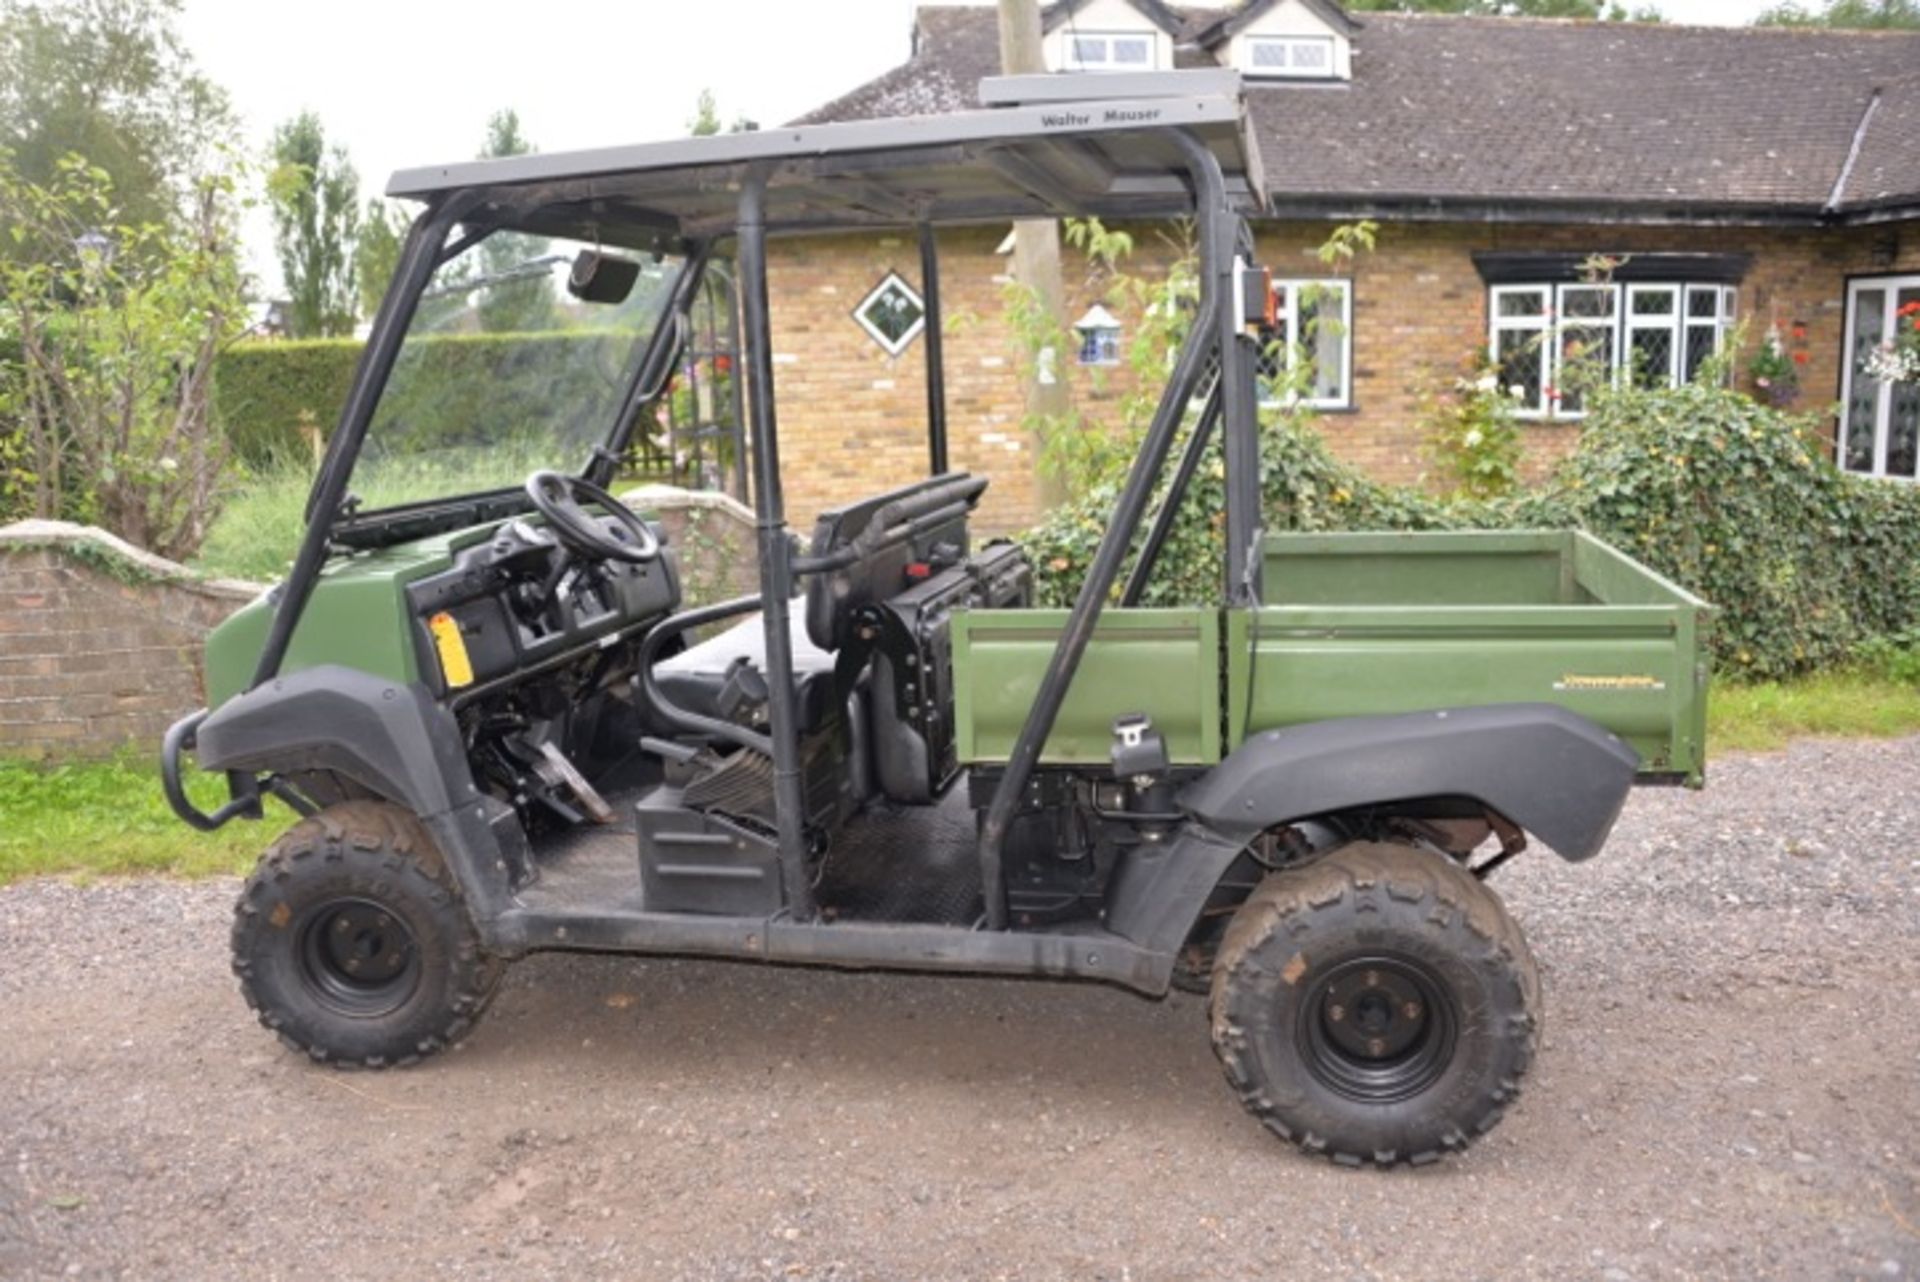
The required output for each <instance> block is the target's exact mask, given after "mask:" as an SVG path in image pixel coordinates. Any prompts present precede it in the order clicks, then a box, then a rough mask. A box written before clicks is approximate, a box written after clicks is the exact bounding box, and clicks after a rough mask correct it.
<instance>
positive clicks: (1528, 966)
mask: <svg viewBox="0 0 1920 1282" xmlns="http://www.w3.org/2000/svg"><path fill="white" fill-rule="evenodd" d="M1538 1007H1539V978H1538V974H1537V972H1536V970H1535V967H1534V962H1533V957H1532V954H1531V953H1530V952H1529V951H1528V949H1527V944H1526V940H1525V939H1524V938H1523V937H1522V936H1521V934H1520V930H1519V927H1518V926H1517V925H1516V924H1515V923H1514V922H1513V920H1512V918H1511V917H1509V916H1508V915H1507V913H1506V911H1505V909H1504V908H1503V907H1502V906H1501V904H1500V902H1499V900H1498V899H1497V898H1496V897H1495V896H1494V894H1493V892H1492V891H1491V890H1489V889H1488V888H1487V887H1486V886H1485V885H1483V884H1482V883H1481V882H1479V881H1477V880H1476V879H1475V878H1474V877H1473V876H1472V874H1470V873H1468V872H1466V871H1465V870H1463V869H1462V868H1460V867H1459V866H1458V865H1456V864H1454V863H1452V862H1450V861H1448V860H1447V859H1445V858H1444V857H1442V856H1439V855H1435V854H1432V853H1429V852H1425V851H1420V850H1415V849H1412V848H1410V847H1405V846H1390V845H1354V846H1348V847H1346V848H1344V849H1342V850H1339V851H1336V852H1335V853H1333V854H1331V855H1329V856H1327V857H1326V858H1325V859H1321V860H1318V861H1316V862H1314V863H1313V864H1310V865H1308V866H1307V867H1304V868H1300V869H1296V870H1292V871H1288V872H1281V873H1275V874H1273V875H1272V876H1270V877H1268V878H1267V879H1266V880H1265V881H1263V882H1262V883H1261V884H1260V886H1259V887H1258V888H1257V889H1255V891H1254V892H1253V894H1252V895H1251V896H1249V897H1248V899H1247V902H1246V903H1245V904H1244V905H1243V906H1242V907H1241V908H1240V911H1239V912H1238V913H1237V914H1236V915H1235V917H1234V920H1233V924H1232V926H1231V927H1229V929H1228V931H1227V934H1226V938H1225V939H1224V940H1223V941H1222V943H1221V947H1220V954H1219V959H1218V961H1217V963H1216V964H1215V967H1214V974H1213V996H1212V1023H1213V1042H1214V1049H1215V1051H1216V1053H1218V1055H1219V1057H1220V1062H1221V1064H1222V1066H1223V1067H1224V1068H1225V1070H1226V1074H1227V1080H1228V1081H1229V1082H1230V1083H1232V1085H1233V1087H1234V1089H1235V1090H1236V1091H1237V1092H1238V1093H1239V1095H1240V1098H1241V1100H1242V1102H1243V1103H1244V1104H1245V1105H1246V1107H1247V1109H1248V1111H1250V1112H1252V1113H1253V1114H1254V1115H1255V1116H1256V1117H1258V1118H1260V1120H1261V1121H1262V1122H1264V1123H1265V1124H1266V1125H1267V1126H1268V1128H1270V1129H1271V1130H1273V1131H1274V1132H1275V1133H1276V1134H1278V1135H1280V1136H1281V1137H1282V1138H1283V1139H1288V1140H1291V1141H1292V1142H1293V1143H1295V1144H1297V1145H1299V1146H1300V1147H1301V1148H1302V1149H1304V1150H1306V1151H1308V1152H1310V1153H1318V1154H1323V1155H1325V1156H1327V1157H1330V1158H1332V1159H1334V1160H1335V1161H1338V1162H1346V1163H1356V1164H1357V1163H1360V1162H1366V1161H1372V1162H1377V1163H1379V1164H1381V1165H1391V1164H1393V1163H1395V1162H1400V1161H1408V1162H1414V1163H1420V1162H1426V1161H1431V1160H1433V1159H1435V1158H1438V1157H1441V1156H1443V1155H1445V1154H1447V1153H1449V1152H1457V1151H1459V1150H1461V1149H1464V1148H1465V1147H1466V1146H1467V1145H1468V1144H1470V1143H1472V1142H1473V1140H1475V1139H1477V1138H1478V1137H1479V1136H1480V1135H1482V1134H1484V1133H1485V1132H1486V1131H1488V1130H1489V1129H1491V1128H1492V1127H1493V1125H1494V1124H1495V1123H1497V1122H1498V1121H1499V1120H1500V1118H1501V1116H1502V1114H1503V1113H1504V1111H1505V1109H1506V1108H1507V1106H1508V1105H1510V1104H1511V1103H1512V1102H1513V1100H1514V1099H1515V1097H1516V1096H1517V1095H1518V1093H1519V1089H1520V1080H1521V1078H1522V1076H1523V1075H1524V1074H1525V1073H1526V1070H1527V1066H1528V1064H1529V1062H1530V1061H1531V1060H1532V1058H1533V1050H1534V1044H1535V1040H1536V1037H1537V1033H1538V1028H1539V1013H1538Z"/></svg>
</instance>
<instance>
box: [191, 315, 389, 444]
mask: <svg viewBox="0 0 1920 1282" xmlns="http://www.w3.org/2000/svg"><path fill="white" fill-rule="evenodd" d="M360 348H361V344H360V343H359V342H358V341H357V340H355V339H351V338H316V339H307V340H301V341H273V342H256V343H237V344H235V345H234V346H233V347H230V348H228V349H227V350H226V351H225V352H223V353H221V355H220V362H219V364H218V365H216V366H215V367H214V373H213V404H214V413H215V414H216V415H218V417H219V420H220V422H221V424H222V426H224V427H225V429H226V433H227V440H228V441H229V442H230V443H231V444H232V445H233V449H234V452H235V453H236V454H238V455H239V456H240V458H241V460H242V461H244V462H245V463H247V464H249V465H251V466H256V467H258V466H262V465H265V464H267V463H269V462H271V461H272V460H273V459H275V458H278V457H282V456H287V455H291V454H293V453H294V452H296V451H302V452H304V451H305V450H307V449H308V448H309V446H308V442H307V441H306V439H305V438H304V436H303V434H302V424H303V423H307V422H311V423H313V424H315V425H317V426H318V428H319V430H320V434H321V437H322V438H323V439H324V438H325V436H326V435H327V434H328V433H330V432H332V431H333V425H334V423H336V422H337V421H339V418H340V407H341V406H343V405H345V404H346V403H347V390H348V389H349V388H350V387H352V386H353V370H354V366H355V365H357V364H358V363H359V361H360Z"/></svg>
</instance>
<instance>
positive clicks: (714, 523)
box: [0, 486, 757, 757]
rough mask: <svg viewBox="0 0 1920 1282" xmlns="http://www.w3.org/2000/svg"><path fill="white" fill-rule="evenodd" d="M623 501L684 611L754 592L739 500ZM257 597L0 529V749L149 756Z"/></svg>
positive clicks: (661, 490)
mask: <svg viewBox="0 0 1920 1282" xmlns="http://www.w3.org/2000/svg"><path fill="white" fill-rule="evenodd" d="M623 497H624V498H625V499H626V501H627V502H628V503H630V504H632V505H633V506H634V507H635V508H636V509H637V510H640V511H644V512H648V513H650V514H652V515H654V516H656V517H657V518H658V519H659V520H660V523H661V524H662V526H664V527H665V529H666V531H667V534H668V537H669V539H670V540H671V542H672V545H673V546H674V547H675V548H677V549H678V550H679V555H680V562H681V574H682V578H683V580H684V583H685V595H686V597H687V599H688V600H689V602H691V603H703V602H707V601H717V600H721V599H723V598H725V597H729V596H737V595H741V594H744V593H747V592H752V591H754V590H756V582H757V568H756V567H757V559H756V556H755V552H754V541H753V514H752V513H751V512H749V511H748V510H747V509H746V508H744V507H742V506H741V505H740V504H739V503H737V502H735V501H734V500H733V499H730V498H728V497H727V496H726V495H724V494H708V493H701V492H693V491H688V490H679V489H674V488H672V487H669V486H647V487H644V488H642V489H639V490H634V491H631V492H629V493H628V494H626V495H624V496H623ZM263 590H264V589H263V585H261V584H257V583H242V582H238V581H235V580H232V579H205V578H201V577H200V576H198V575H196V574H194V573H193V572H192V571H191V570H188V569H187V568H186V567H184V566H180V565H176V564H174V563H173V562H171V561H167V560H164V559H162V558H160V557H157V556H154V555H152V554H151V553H148V552H143V551H141V550H140V549H139V548H136V547H134V546H133V545H132V544H130V543H127V542H124V541H123V540H121V539H118V538H115V537H114V536H113V535H111V534H108V533H107V532H106V531H104V530H98V529H94V528H92V527H90V526H83V525H74V524H71V523H69V522H66V521H18V522H15V523H14V524H12V525H6V526H0V754H5V755H9V756H27V757H53V756H98V755H102V754H105V753H110V752H114V751H116V750H118V749H121V748H123V747H127V746H129V745H131V746H133V747H135V748H138V749H141V750H143V751H153V752H158V750H159V745H160V737H161V735H163V734H164V733H165V732H166V728H167V726H168V725H170V724H172V722H173V721H174V720H175V719H177V718H178V717H180V716H182V715H184V714H186V713H188V712H191V711H193V710H194V709H195V708H198V707H201V706H203V705H204V704H205V703H206V701H207V700H206V687H205V685H204V684H203V682H202V680H201V673H200V659H201V651H202V648H203V646H204V644H205V641H206V636H207V633H208V631H210V630H211V629H212V628H213V627H215V626H216V625H217V624H219V623H220V622H221V621H222V620H223V619H225V618H226V617H227V616H228V615H229V614H231V613H233V612H234V611H235V610H236V609H238V608H239V607H240V606H242V605H244V604H246V603H247V602H248V601H250V600H252V599H253V598H254V597H255V596H257V595H259V593H260V592H261V591H263Z"/></svg>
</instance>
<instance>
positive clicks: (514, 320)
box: [348, 231, 681, 511]
mask: <svg viewBox="0 0 1920 1282" xmlns="http://www.w3.org/2000/svg"><path fill="white" fill-rule="evenodd" d="M458 235H459V233H458V232H456V233H455V238H456V239H457V237H458ZM582 253H586V254H589V255H591V254H595V253H600V254H603V255H604V256H606V257H608V258H611V259H615V260H618V261H616V262H612V263H605V264H602V266H603V267H611V268H612V269H613V270H612V271H603V272H602V273H600V280H601V281H603V282H604V281H606V280H607V279H609V278H611V279H613V280H615V281H617V282H619V283H620V284H624V280H625V278H626V277H627V276H629V275H631V276H632V286H631V288H630V289H627V290H625V292H624V294H621V293H620V290H619V288H618V285H616V286H614V287H611V288H601V289H596V290H585V289H583V290H580V291H579V292H580V293H591V294H593V295H595V296H597V297H600V298H604V299H608V301H589V300H588V299H587V298H582V297H578V296H576V293H575V291H573V290H570V289H569V287H568V285H569V278H570V272H571V269H572V267H573V264H574V261H575V258H576V256H577V255H580V254H582ZM635 268H637V274H634V273H635ZM680 268H681V260H680V259H677V258H672V257H669V258H666V259H663V260H661V261H658V262H656V261H654V259H653V257H652V255H650V254H642V253H633V252H631V251H626V250H601V249H600V248H599V247H597V246H595V245H593V244H591V243H586V242H581V241H574V240H568V239H565V238H552V237H546V236H535V235H529V234H526V233H522V232H505V231H496V232H494V233H493V234H492V235H490V236H487V237H485V238H484V239H482V240H479V241H477V242H475V243H474V244H471V245H469V246H467V247H466V248H465V249H464V250H462V251H461V252H460V253H459V254H457V255H455V256H454V257H453V258H451V259H449V260H447V261H446V262H444V263H442V264H441V265H440V266H439V268H438V269H436V270H435V272H434V274H433V279H432V280H431V281H430V282H429V283H428V285H427V287H426V289H425V291H423V292H422V294H421V296H420V301H419V304H418V306H417V307H416V308H415V309H414V314H413V319H412V321H411V323H410V324H409V325H408V327H407V333H406V337H405V338H404V340H403V341H402V343H401V347H400V351H399V353H398V355H397V356H396V358H395V360H394V365H393V372H392V374H391V375H390V376H389V377H388V379H387V384H386V388H385V390H384V391H382V393H381V395H380V403H379V405H378V407H377V408H376V409H375V410H374V414H373V420H372V422H371V423H370V424H369V425H368V428H367V435H366V439H365V441H364V443H363V444H362V446H361V449H360V454H359V457H358V459H357V460H356V461H355V463H354V466H353V477H352V480H351V481H350V482H349V486H348V488H349V489H350V491H351V492H352V493H353V494H355V495H357V496H358V497H359V499H360V506H361V510H362V511H368V510H377V509H381V508H389V507H395V506H398V505H400V504H409V503H421V502H426V501H429V500H432V499H444V498H452V497H454V496H457V495H463V494H473V493H477V492H480V491H484V490H493V489H501V488H504V487H506V486H513V485H518V484H520V483H521V482H522V481H524V480H525V479H526V478H527V475H528V474H529V473H531V472H533V471H535V470H536V469H539V468H555V469H557V470H560V471H570V472H577V471H580V470H582V469H583V468H584V467H585V466H586V464H587V463H588V461H589V460H590V458H591V457H592V453H593V450H594V448H595V447H596V446H599V445H604V444H605V443H606V442H607V439H608V437H609V435H610V434H611V433H612V431H613V429H614V426H615V420H616V418H617V417H618V416H619V413H620V409H621V406H622V402H623V400H624V398H625V396H626V394H627V391H628V389H629V387H630V386H631V385H632V383H633V379H634V374H635V372H636V370H637V369H638V366H639V363H640V360H641V358H642V356H643V355H644V354H645V352H646V346H647V339H648V338H650V337H651V336H652V334H653V331H654V329H655V328H656V327H657V326H658V325H659V324H660V319H661V313H662V312H663V311H664V309H665V308H666V306H667V302H668V299H669V297H670V295H671V293H672V288H673V282H674V278H675V277H677V276H678V275H679V272H680ZM616 295H617V297H613V296H616Z"/></svg>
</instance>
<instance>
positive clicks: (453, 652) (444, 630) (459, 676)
mask: <svg viewBox="0 0 1920 1282" xmlns="http://www.w3.org/2000/svg"><path fill="white" fill-rule="evenodd" d="M427 631H429V632H431V633H433V648H434V649H435V650H437V651H439V652H440V671H441V672H443V673H445V674H446V678H447V684H448V685H449V686H452V687H453V688H454V689H456V690H458V689H459V688H460V687H461V686H470V685H472V684H473V660H472V659H471V658H469V657H468V656H467V639H466V638H465V637H463V636H461V635H460V621H459V620H458V619H456V618H454V617H453V616H452V615H451V614H448V613H447V612H446V611H445V610H442V611H441V612H440V613H439V614H436V615H434V616H433V617H432V618H431V619H428V620H427Z"/></svg>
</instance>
